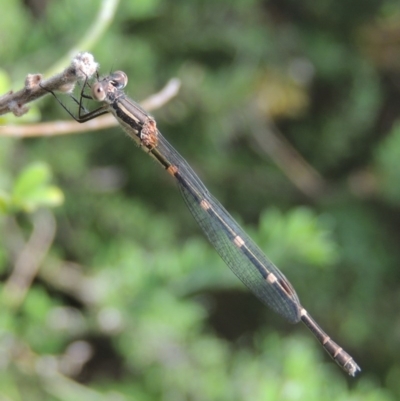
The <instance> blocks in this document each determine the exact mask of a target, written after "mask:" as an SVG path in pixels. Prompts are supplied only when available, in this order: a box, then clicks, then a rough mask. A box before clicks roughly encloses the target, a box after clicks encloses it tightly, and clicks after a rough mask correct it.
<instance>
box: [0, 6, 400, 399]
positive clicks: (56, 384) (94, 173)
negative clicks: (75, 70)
mask: <svg viewBox="0 0 400 401" xmlns="http://www.w3.org/2000/svg"><path fill="white" fill-rule="evenodd" d="M3 3H4V4H2V12H1V13H0V44H1V46H0V60H1V66H0V67H1V71H0V88H1V93H5V92H7V91H9V90H11V89H13V90H18V89H19V88H20V87H21V85H22V84H23V82H24V79H25V76H26V75H27V74H28V73H35V72H42V73H44V72H46V71H49V70H50V69H51V68H52V67H53V66H54V65H57V62H59V61H60V60H64V59H65V57H70V56H69V55H68V51H69V50H70V49H73V48H75V46H76V44H77V43H80V42H81V40H82V38H87V36H85V35H88V32H89V33H90V30H89V27H91V26H92V24H95V25H94V26H95V27H97V28H98V27H99V26H100V24H101V23H103V24H104V25H103V28H104V27H107V26H108V27H107V29H106V31H105V32H104V33H103V35H102V36H101V37H100V38H96V40H95V43H94V45H93V47H92V48H90V49H88V48H85V49H80V50H88V51H91V52H92V53H93V54H94V56H95V58H96V60H97V61H99V62H100V64H101V73H104V74H106V73H108V72H109V71H110V70H112V69H118V70H124V71H125V72H126V73H127V74H128V76H129V84H128V89H127V92H128V94H129V95H130V96H132V97H134V98H135V99H143V98H145V97H146V96H148V95H150V94H152V93H154V92H156V91H157V90H159V89H160V88H161V87H162V86H163V85H164V84H165V82H166V81H167V80H168V79H170V78H171V77H174V76H177V77H179V78H180V79H181V81H182V89H181V92H180V93H179V95H178V97H177V98H175V99H173V100H172V101H171V102H169V103H168V104H167V105H165V106H164V107H163V108H162V109H160V110H157V111H156V112H154V115H155V117H156V119H157V121H158V127H159V128H160V130H161V131H162V132H163V133H164V135H165V136H166V137H167V138H168V140H170V141H171V143H172V144H173V145H174V146H175V147H176V148H177V149H178V150H179V152H180V153H181V154H182V155H184V157H185V159H186V160H188V162H189V163H190V164H191V165H192V166H193V168H194V169H195V171H197V172H198V174H199V175H200V177H201V178H202V179H203V180H204V182H205V183H206V185H207V187H208V188H210V191H211V192H212V193H213V194H214V195H215V196H216V197H217V198H218V199H219V200H220V201H221V203H222V204H224V205H225V206H226V208H227V209H228V210H229V211H231V212H232V214H233V215H234V216H235V218H237V219H238V220H239V221H240V224H242V225H243V226H244V227H245V228H246V231H247V232H249V233H250V235H251V236H252V237H253V238H254V239H255V240H256V242H257V243H258V244H259V245H260V246H261V248H262V249H264V250H265V252H266V254H267V255H269V257H270V258H271V259H272V260H273V261H274V262H275V263H276V264H277V265H278V266H279V267H280V268H281V269H282V270H283V271H284V272H285V274H286V275H287V277H288V278H289V279H290V281H291V282H292V284H293V285H294V287H295V288H296V290H297V292H298V294H299V296H300V299H301V300H302V303H303V305H304V306H305V307H306V308H307V309H308V310H309V311H310V313H311V314H312V315H313V316H314V317H315V318H316V320H317V321H318V322H320V323H321V325H322V327H324V328H325V329H326V330H327V332H328V333H329V334H330V335H331V336H332V337H333V338H334V339H335V340H337V341H338V342H339V343H340V344H341V345H342V346H343V347H344V348H345V349H346V350H347V351H348V352H349V353H351V354H352V355H353V356H354V357H355V359H356V360H357V362H358V363H359V364H360V365H361V367H362V369H363V372H362V374H361V375H360V376H359V378H357V379H349V378H347V377H345V374H343V372H341V371H340V369H339V368H338V367H337V366H335V364H334V363H332V362H331V361H330V360H329V358H328V357H327V356H326V355H325V354H324V352H323V351H322V349H321V348H320V347H319V345H318V344H317V342H316V341H314V340H313V339H312V338H311V337H312V336H311V335H310V333H308V332H307V330H305V329H303V328H302V327H298V326H293V327H292V326H289V325H288V324H287V323H286V322H285V321H284V320H283V319H281V318H280V317H279V316H275V315H274V314H273V313H272V312H270V311H269V310H268V309H267V308H265V307H264V306H263V305H261V304H260V303H259V302H258V301H257V300H256V299H254V297H252V296H251V295H250V294H248V292H247V291H246V290H245V289H244V288H243V286H242V284H241V283H240V282H238V280H237V279H236V277H235V276H234V275H233V274H232V273H231V272H230V271H229V269H228V268H227V267H226V266H225V265H224V263H223V262H222V261H221V260H220V259H219V257H218V255H217V254H216V253H215V251H214V250H213V248H212V247H211V246H209V244H208V243H207V242H206V240H205V239H203V237H202V236H201V233H200V230H199V229H198V228H197V226H196V224H195V222H194V220H193V219H192V217H191V216H190V213H189V212H188V211H187V209H186V207H185V206H184V202H183V201H182V199H181V198H180V195H179V191H178V190H177V189H176V188H175V187H174V182H173V180H171V179H170V178H169V177H168V175H167V174H165V172H163V171H162V169H160V168H159V167H158V166H157V165H156V164H155V163H152V162H151V161H150V160H149V157H148V156H147V155H146V154H144V153H143V152H140V151H138V150H137V149H135V147H134V146H133V144H130V143H129V142H128V141H127V139H126V138H125V135H124V134H122V133H121V130H120V129H118V128H115V129H110V130H108V131H102V132H98V133H91V134H85V135H73V136H72V135H71V136H63V137H54V138H51V137H44V138H37V139H10V138H5V137H4V138H1V144H0V211H1V215H0V238H1V241H0V272H1V278H2V280H1V298H0V301H1V313H0V401H3V400H4V401H5V400H7V401H9V400H12V401H14V400H18V401H19V400H62V401H66V400H74V401H77V400H78V401H79V400H85V401H87V400H118V401H120V400H139V401H147V400H174V401H175V400H247V399H251V400H254V401H257V400H307V401H312V400H318V401H320V400H366V401H390V400H395V399H399V398H400V386H399V381H398V379H397V378H398V376H399V372H400V358H399V355H400V334H399V333H400V329H399V328H400V321H399V314H398V310H399V307H400V296H399V294H400V291H399V282H400V274H399V269H398V265H399V261H400V251H399V247H398V243H397V240H396V238H397V237H399V236H400V231H399V229H400V228H399V227H400V219H399V217H398V216H399V212H400V189H399V185H398V183H399V180H400V170H399V163H398V160H399V157H400V130H399V127H400V123H399V121H398V120H399V116H400V86H399V80H398V74H399V73H400V65H399V59H400V58H399V52H400V46H399V41H398V33H399V26H400V25H399V21H400V6H399V4H398V2H394V1H392V0H383V1H373V0H367V1H365V0H364V1H353V2H351V3H349V2H345V1H336V2H333V1H328V0H321V1H319V2H314V1H305V2H301V3H300V2H298V1H293V0H284V1H280V2H277V1H271V0H270V1H267V0H229V1H228V0H219V1H211V0H201V1H200V0H174V1H172V0H169V1H168V0H164V1H160V0H132V1H128V0H120V2H119V4H118V8H117V10H116V14H115V16H110V17H111V18H112V20H111V21H109V20H107V21H105V20H103V22H101V21H100V22H97V23H95V21H98V20H97V18H98V17H97V15H98V13H99V10H100V8H101V7H105V8H107V7H110V4H111V2H110V0H106V1H95V0H87V1H85V2H82V1H78V0H68V1H67V0H59V1H51V0H47V1H38V2H37V1H30V0H26V1H24V2H16V1H5V2H3ZM110 22H111V23H110ZM109 23H110V24H109ZM96 24H98V25H96ZM107 24H109V25H107ZM86 43H91V42H90V41H89V42H86ZM39 109H40V113H39V111H38V110H39ZM40 116H42V119H43V120H47V121H53V120H56V119H62V118H64V119H67V118H68V116H67V115H66V113H65V112H64V111H63V110H62V109H61V108H60V107H59V105H57V104H56V102H54V100H53V99H51V98H50V97H48V98H46V99H43V100H41V101H40V102H37V104H34V105H32V106H31V112H30V113H28V114H27V115H26V116H24V119H25V120H22V119H19V120H18V119H16V118H14V117H12V116H8V115H6V116H2V117H1V120H0V123H1V124H2V125H4V124H6V123H8V124H9V123H10V122H11V121H12V122H13V123H14V124H15V123H19V122H21V123H22V122H24V121H25V122H28V121H31V122H32V121H37V120H38V119H39V118H40ZM55 129H56V128H55ZM257 141H261V143H262V144H263V145H265V146H261V145H260V142H257ZM265 149H268V152H267V153H266V151H265ZM304 165H306V166H307V168H306V169H303V168H299V166H304ZM288 172H292V174H289V173H288ZM293 172H297V175H296V174H293ZM305 183H308V184H307V186H306V184H305ZM310 188H312V190H311V191H310V190H309V189H310ZM56 206H57V207H56ZM43 209H45V210H46V211H47V212H48V213H52V214H54V216H55V218H56V224H57V228H56V235H55V238H54V240H51V247H50V249H49V250H48V251H47V248H46V246H44V245H43V244H42V242H41V240H43V238H41V235H40V234H41V233H42V234H43V237H45V234H44V233H45V232H46V226H44V228H43V232H42V231H41V230H37V229H35V227H37V226H36V225H37V221H38V219H39V221H41V220H40V212H41V211H43ZM35 241H37V242H35ZM32 243H33V244H37V245H35V246H34V247H33V248H31V247H30V246H29V244H32ZM41 246H42V248H41ZM32 249H33V250H35V251H36V252H38V253H40V251H42V254H41V257H38V256H37V254H35V253H34V252H32ZM24 261H25V263H24ZM35 264H36V266H37V267H38V271H37V274H34V277H33V278H32V280H28V279H27V277H29V275H30V274H32V273H31V272H29V271H27V270H28V266H30V265H35ZM24 269H25V270H24ZM15 282H16V283H17V285H18V286H20V287H22V288H23V289H25V290H26V296H25V297H24V298H21V301H20V302H19V303H17V304H16V303H13V304H10V303H9V302H7V300H8V298H7V293H8V294H9V290H10V288H11V287H10V283H15ZM7 291H8V292H7Z"/></svg>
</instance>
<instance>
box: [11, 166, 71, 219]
mask: <svg viewBox="0 0 400 401" xmlns="http://www.w3.org/2000/svg"><path fill="white" fill-rule="evenodd" d="M50 178H51V171H50V169H49V167H48V166H47V165H46V164H44V163H34V164H32V165H31V166H29V167H28V168H27V169H25V171H23V172H22V173H21V174H20V176H19V177H18V179H17V181H16V183H15V186H14V190H13V196H12V203H13V206H14V208H17V209H22V210H24V211H25V212H33V211H34V210H35V209H37V208H38V207H40V206H53V207H54V206H58V205H60V204H61V203H62V202H63V200H64V195H63V193H62V191H61V190H60V189H59V188H57V187H55V186H51V185H48V182H49V181H50Z"/></svg>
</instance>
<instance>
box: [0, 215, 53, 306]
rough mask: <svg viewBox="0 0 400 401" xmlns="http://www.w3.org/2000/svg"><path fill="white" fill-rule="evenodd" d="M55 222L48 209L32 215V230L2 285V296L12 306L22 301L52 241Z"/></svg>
mask: <svg viewBox="0 0 400 401" xmlns="http://www.w3.org/2000/svg"><path fill="white" fill-rule="evenodd" d="M55 231H56V223H55V220H54V217H53V215H52V214H51V213H50V212H48V211H41V212H40V213H38V214H37V215H36V216H35V217H34V221H33V231H32V234H31V236H30V238H29V240H28V242H27V243H26V244H25V246H24V248H23V249H22V251H21V252H20V253H19V255H18V258H17V260H16V261H15V266H14V270H13V272H12V274H11V275H10V277H9V278H8V280H7V282H6V283H5V285H4V289H3V297H4V299H5V301H6V302H7V303H9V304H10V305H11V306H12V307H13V308H18V307H19V305H20V304H21V303H22V302H23V300H24V298H25V296H26V294H27V292H28V290H29V288H30V286H31V284H32V282H33V280H34V278H35V276H36V275H37V273H38V271H39V268H40V266H41V264H42V261H43V259H44V257H45V255H46V254H47V252H48V250H49V249H50V246H51V244H52V242H53V239H54V235H55Z"/></svg>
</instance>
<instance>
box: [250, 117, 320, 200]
mask: <svg viewBox="0 0 400 401" xmlns="http://www.w3.org/2000/svg"><path fill="white" fill-rule="evenodd" d="M249 120H250V124H249V126H250V128H251V129H250V133H251V135H252V138H253V139H254V142H255V144H254V146H253V148H254V150H255V151H257V153H259V154H261V155H265V154H267V155H268V157H270V158H271V159H272V160H273V161H274V162H275V163H276V165H277V166H278V167H279V168H280V169H281V170H282V171H283V172H284V173H285V174H286V176H287V177H288V178H289V179H290V180H291V181H292V182H293V184H294V185H295V186H296V187H297V188H298V189H299V190H300V191H302V192H303V193H304V194H305V195H307V196H308V197H311V198H316V197H319V196H320V195H321V194H323V192H324V190H325V189H326V187H327V184H326V182H325V180H324V179H323V177H322V176H321V175H320V174H319V173H318V172H317V171H316V170H315V169H314V168H313V167H312V166H311V165H310V164H309V163H308V162H307V161H306V160H305V159H304V158H303V156H302V155H301V154H300V153H299V152H298V151H297V150H296V149H295V148H294V147H293V146H292V145H291V144H290V143H289V142H288V141H287V140H286V139H285V137H284V136H283V135H282V134H281V133H280V132H279V130H278V129H277V128H276V127H275V126H274V125H273V124H272V123H265V122H264V121H262V120H261V118H260V117H258V116H252V118H250V119H249Z"/></svg>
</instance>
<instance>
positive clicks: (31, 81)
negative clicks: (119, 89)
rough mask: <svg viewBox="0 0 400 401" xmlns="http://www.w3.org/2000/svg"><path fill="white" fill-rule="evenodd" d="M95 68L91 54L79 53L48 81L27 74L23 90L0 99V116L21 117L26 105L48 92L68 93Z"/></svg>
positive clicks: (36, 75)
mask: <svg viewBox="0 0 400 401" xmlns="http://www.w3.org/2000/svg"><path fill="white" fill-rule="evenodd" d="M97 68H98V64H97V63H96V62H95V61H94V57H93V55H92V54H90V53H79V54H78V55H76V56H75V57H74V58H73V59H72V62H71V65H70V66H69V67H68V68H66V69H65V70H64V71H62V72H61V73H59V74H56V75H54V76H52V77H50V78H48V79H45V80H43V79H42V75H41V74H29V75H28V76H27V77H26V79H25V86H24V88H23V89H21V90H19V91H18V92H13V91H10V92H9V93H6V94H5V95H3V96H1V97H0V115H2V114H6V113H10V112H11V113H14V115H15V116H17V117H19V116H22V115H23V114H25V113H26V112H27V111H28V107H27V106H26V104H27V103H29V102H32V101H33V100H37V99H39V98H40V97H42V96H45V95H48V94H49V92H48V90H51V91H62V92H70V91H72V90H73V89H74V86H75V84H76V82H78V81H82V80H85V79H87V78H90V77H91V76H92V75H93V74H94V73H95V72H96V71H97ZM43 87H45V88H47V89H48V90H46V89H44V88H43Z"/></svg>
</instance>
